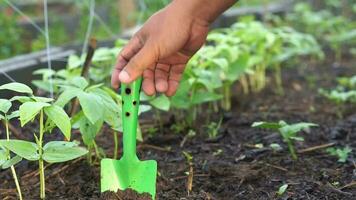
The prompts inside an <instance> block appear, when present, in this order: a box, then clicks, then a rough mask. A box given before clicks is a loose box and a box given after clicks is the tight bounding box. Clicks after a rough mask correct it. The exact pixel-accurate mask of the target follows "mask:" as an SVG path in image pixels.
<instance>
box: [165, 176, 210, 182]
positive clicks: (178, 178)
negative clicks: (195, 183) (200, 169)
mask: <svg viewBox="0 0 356 200" xmlns="http://www.w3.org/2000/svg"><path fill="white" fill-rule="evenodd" d="M209 176H210V174H195V175H194V177H209ZM185 178H187V176H177V177H175V178H170V180H172V181H176V180H180V179H185Z"/></svg>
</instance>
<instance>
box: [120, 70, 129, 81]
mask: <svg viewBox="0 0 356 200" xmlns="http://www.w3.org/2000/svg"><path fill="white" fill-rule="evenodd" d="M119 79H120V82H123V83H128V82H129V81H130V75H129V73H127V72H126V71H125V70H122V71H121V73H120V75H119Z"/></svg>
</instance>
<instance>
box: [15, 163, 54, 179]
mask: <svg viewBox="0 0 356 200" xmlns="http://www.w3.org/2000/svg"><path fill="white" fill-rule="evenodd" d="M51 165H52V164H48V165H46V166H45V167H44V169H47V167H49V166H51ZM38 174H39V171H38V170H37V169H36V170H34V171H33V172H30V173H28V174H26V175H24V176H22V177H21V180H24V179H27V178H32V177H33V176H38Z"/></svg>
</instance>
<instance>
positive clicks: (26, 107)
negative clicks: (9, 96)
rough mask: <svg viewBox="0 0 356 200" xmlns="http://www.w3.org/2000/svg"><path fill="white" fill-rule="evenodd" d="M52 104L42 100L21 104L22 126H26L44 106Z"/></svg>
mask: <svg viewBox="0 0 356 200" xmlns="http://www.w3.org/2000/svg"><path fill="white" fill-rule="evenodd" d="M48 106H51V105H50V104H48V103H42V102H26V103H24V104H22V105H21V106H20V109H19V110H20V121H21V126H24V125H25V124H27V123H28V122H29V121H31V120H32V119H33V118H34V117H36V115H37V114H38V113H39V112H40V111H41V109H42V108H44V107H48Z"/></svg>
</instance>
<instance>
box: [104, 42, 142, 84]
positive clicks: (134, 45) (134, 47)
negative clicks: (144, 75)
mask: <svg viewBox="0 0 356 200" xmlns="http://www.w3.org/2000/svg"><path fill="white" fill-rule="evenodd" d="M142 46H143V42H142V40H141V39H140V37H139V36H137V35H135V36H133V37H132V38H131V40H130V41H129V43H127V44H126V45H125V46H124V48H123V49H122V50H121V52H120V53H119V55H118V56H117V61H116V64H115V67H114V70H113V72H112V75H111V85H112V87H113V88H115V89H117V88H118V87H119V85H120V80H119V74H120V72H121V70H122V69H123V68H124V67H125V66H126V65H127V63H128V62H129V61H130V59H131V58H132V57H133V56H135V55H136V53H137V52H139V51H140V49H141V48H142Z"/></svg>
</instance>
